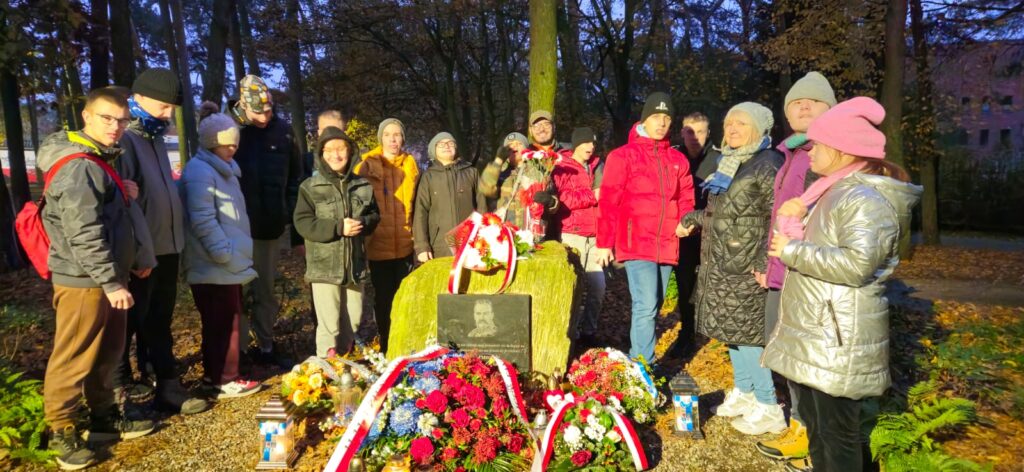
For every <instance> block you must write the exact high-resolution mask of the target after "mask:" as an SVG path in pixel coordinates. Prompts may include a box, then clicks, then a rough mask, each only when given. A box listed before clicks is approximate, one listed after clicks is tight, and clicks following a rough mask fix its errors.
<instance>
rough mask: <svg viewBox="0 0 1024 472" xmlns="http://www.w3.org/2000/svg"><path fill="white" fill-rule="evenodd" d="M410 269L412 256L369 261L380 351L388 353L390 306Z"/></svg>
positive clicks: (374, 315)
mask: <svg viewBox="0 0 1024 472" xmlns="http://www.w3.org/2000/svg"><path fill="white" fill-rule="evenodd" d="M411 269H412V256H411V255H410V256H408V257H403V258H400V259H388V260H383V261H370V282H372V283H373V317H374V319H375V320H376V321H377V333H378V334H380V350H381V352H384V353H387V352H388V335H389V334H390V333H391V305H392V303H394V301H395V293H397V292H398V286H399V285H401V284H402V279H404V278H405V276H407V275H409V271H410V270H411Z"/></svg>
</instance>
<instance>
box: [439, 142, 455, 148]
mask: <svg viewBox="0 0 1024 472" xmlns="http://www.w3.org/2000/svg"><path fill="white" fill-rule="evenodd" d="M437 147H447V148H454V147H455V141H441V142H439V143H437Z"/></svg>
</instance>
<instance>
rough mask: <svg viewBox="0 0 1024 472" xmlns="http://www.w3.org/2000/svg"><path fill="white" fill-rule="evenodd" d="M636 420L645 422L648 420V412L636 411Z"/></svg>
mask: <svg viewBox="0 0 1024 472" xmlns="http://www.w3.org/2000/svg"><path fill="white" fill-rule="evenodd" d="M636 421H637V423H644V422H646V421H647V413H644V412H643V411H637V412H636Z"/></svg>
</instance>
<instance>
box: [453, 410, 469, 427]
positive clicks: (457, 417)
mask: <svg viewBox="0 0 1024 472" xmlns="http://www.w3.org/2000/svg"><path fill="white" fill-rule="evenodd" d="M451 423H452V424H454V425H455V427H456V428H465V427H466V426H467V425H469V414H468V413H466V409H465V408H459V409H458V410H455V411H453V412H452V413H451Z"/></svg>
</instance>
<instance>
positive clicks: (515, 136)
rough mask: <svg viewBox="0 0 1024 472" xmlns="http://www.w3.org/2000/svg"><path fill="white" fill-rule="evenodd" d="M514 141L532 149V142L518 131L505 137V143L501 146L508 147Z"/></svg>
mask: <svg viewBox="0 0 1024 472" xmlns="http://www.w3.org/2000/svg"><path fill="white" fill-rule="evenodd" d="M512 141H518V142H519V144H522V145H523V147H524V148H528V147H530V140H529V139H526V135H525V134H523V133H520V132H518V131H513V132H511V133H509V134H508V136H505V141H504V142H503V143H502V144H501V145H502V146H508V145H509V143H511V142H512Z"/></svg>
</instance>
